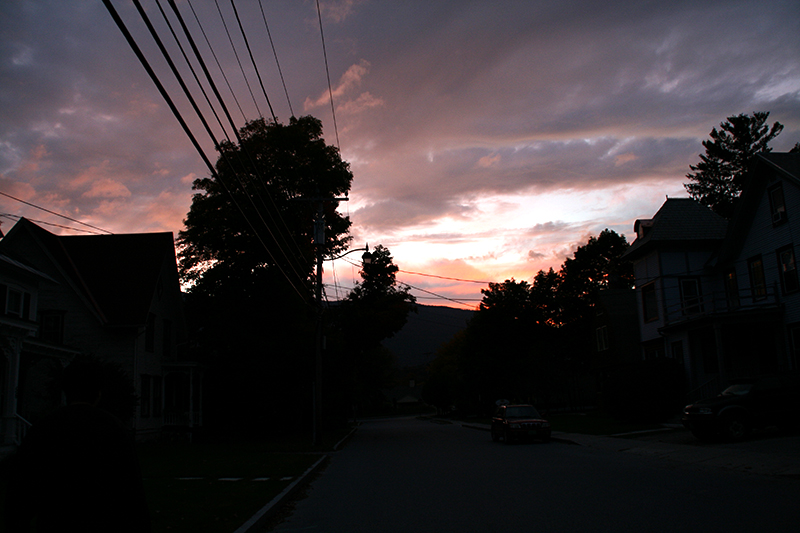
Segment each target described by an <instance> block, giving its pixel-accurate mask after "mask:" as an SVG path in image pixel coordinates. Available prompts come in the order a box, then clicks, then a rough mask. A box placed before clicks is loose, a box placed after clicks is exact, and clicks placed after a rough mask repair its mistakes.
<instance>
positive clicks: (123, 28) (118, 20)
mask: <svg viewBox="0 0 800 533" xmlns="http://www.w3.org/2000/svg"><path fill="white" fill-rule="evenodd" d="M134 2H135V3H136V4H137V8H140V7H141V6H139V5H138V0H134ZM103 3H104V4H105V5H106V8H107V9H108V11H109V13H110V14H111V17H112V18H113V19H114V22H115V23H116V24H117V27H118V28H119V29H120V31H121V32H122V34H123V36H124V37H125V39H126V40H127V41H128V44H129V46H130V47H131V49H132V50H133V52H134V53H135V54H136V56H137V58H138V59H139V61H140V63H141V64H142V66H143V67H144V69H145V70H146V71H147V73H148V75H149V76H150V78H151V80H152V81H153V83H154V84H155V85H156V87H157V88H158V90H159V92H160V93H161V96H162V97H163V98H164V100H165V101H166V102H167V105H168V106H169V107H170V109H171V110H172V113H173V115H175V118H176V119H177V120H178V122H179V123H180V124H181V127H183V130H184V132H185V133H186V135H187V136H188V137H189V139H190V140H191V142H192V144H193V145H194V147H195V149H196V150H197V151H198V153H199V154H200V157H201V158H202V159H203V161H204V162H205V163H206V166H207V167H208V169H209V171H210V172H211V175H212V176H213V177H214V178H215V179H216V180H217V181H218V182H219V183H220V184H221V185H222V186H223V187H224V188H225V189H226V191H228V193H229V195H230V196H231V200H232V201H233V202H234V204H235V205H236V207H237V209H238V210H239V212H240V213H241V214H242V216H243V217H244V219H245V221H246V222H247V224H248V225H249V226H250V228H251V230H252V231H253V233H254V234H255V237H256V238H257V239H258V240H259V242H260V243H261V245H262V246H263V247H264V248H265V250H266V251H267V253H268V254H269V255H270V257H272V260H273V261H274V262H275V265H276V267H277V268H278V269H279V270H280V271H281V273H282V274H283V276H284V278H286V281H287V282H288V283H289V285H290V286H291V287H292V289H294V291H295V292H296V293H297V294H298V296H300V298H301V299H302V300H303V301H307V300H306V298H305V296H304V295H303V293H302V292H301V291H300V290H299V289H298V288H297V287H296V286H295V284H294V283H293V282H292V280H291V279H289V277H288V275H287V274H286V273H285V272H284V271H283V270H282V269H281V268H280V265H279V263H278V262H277V261H276V260H275V258H274V257H273V256H272V252H271V250H270V249H269V248H268V247H267V245H266V243H264V241H263V239H262V238H261V236H260V235H259V233H258V232H257V231H256V229H255V227H254V226H253V224H252V222H250V220H249V219H248V218H247V216H246V214H245V212H244V210H243V209H242V208H241V206H240V205H239V204H238V202H236V200H235V198H234V197H233V195H232V194H230V190H229V189H228V187H227V186H226V185H225V183H224V181H222V180H221V179H220V177H219V175H218V174H217V172H216V169H215V168H214V166H213V165H212V164H211V161H210V160H209V159H208V157H207V156H206V154H205V152H204V151H203V149H202V147H201V146H200V144H199V143H198V142H197V139H196V138H195V136H194V134H193V133H192V131H191V130H190V128H189V126H188V125H187V124H186V121H185V120H184V119H183V116H182V115H181V113H180V111H179V110H178V109H177V107H176V106H175V104H174V102H173V100H172V98H171V97H170V96H169V94H168V93H167V91H166V89H165V88H164V86H163V84H162V83H161V81H160V80H159V78H158V75H156V73H155V71H153V69H152V67H151V66H150V63H149V62H148V61H147V58H146V57H145V56H144V54H143V53H142V51H141V49H140V48H139V46H138V44H137V43H136V41H135V39H134V38H133V36H132V35H131V34H130V32H129V31H128V28H127V26H126V25H125V23H124V21H123V20H122V18H121V17H120V16H119V14H118V13H117V11H116V9H115V8H114V6H113V5H112V4H111V1H110V0H103ZM170 4H171V5H173V7H174V0H170ZM141 13H143V10H141V9H140V14H141ZM143 18H144V19H147V17H146V14H144V15H143ZM154 37H155V36H154ZM167 55H168V54H167ZM212 139H213V135H212ZM215 144H217V143H216V142H215Z"/></svg>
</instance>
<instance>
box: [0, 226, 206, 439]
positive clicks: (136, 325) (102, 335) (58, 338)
mask: <svg viewBox="0 0 800 533" xmlns="http://www.w3.org/2000/svg"><path fill="white" fill-rule="evenodd" d="M0 257H1V258H3V259H4V261H3V262H2V263H0V265H4V266H0V274H2V275H3V279H2V280H0V283H2V284H3V285H2V287H0V296H1V297H4V298H5V305H4V306H3V308H2V309H0V311H2V312H3V313H2V316H3V318H4V320H5V321H6V322H7V321H9V320H12V321H14V322H16V323H18V324H17V325H16V330H13V329H11V328H10V327H8V326H3V328H2V345H0V347H2V356H3V357H2V363H3V370H4V371H3V375H2V378H3V381H2V383H1V385H2V388H3V389H2V398H3V405H2V408H3V419H4V426H3V429H4V440H5V441H6V443H9V442H15V441H19V438H20V436H21V435H22V433H23V432H24V430H25V427H26V426H27V425H28V424H29V423H30V422H35V421H36V419H37V418H39V417H41V416H43V415H45V414H46V413H47V412H49V411H51V410H53V409H54V408H55V407H56V406H57V405H59V404H60V403H61V401H62V400H61V398H60V395H59V394H57V393H54V392H53V390H54V387H53V382H52V380H53V376H55V375H57V373H58V370H59V369H60V368H63V367H64V366H65V365H66V364H68V363H69V361H71V360H72V358H74V356H75V355H76V354H78V353H82V354H87V355H91V356H95V357H99V358H103V359H105V360H109V361H113V362H115V363H117V364H118V365H119V366H121V367H122V369H123V370H124V371H125V372H126V374H127V375H128V376H129V377H130V379H131V380H132V382H133V385H134V387H135V389H136V393H137V395H138V396H139V398H140V400H139V406H138V408H137V410H136V415H135V417H134V419H133V421H132V424H133V429H134V430H135V432H136V435H137V438H139V439H146V438H152V437H155V436H157V435H158V434H159V432H160V431H161V430H162V428H163V427H164V426H165V425H182V426H194V425H199V424H200V423H201V422H202V416H201V415H202V404H201V402H200V398H201V394H200V392H201V389H200V387H201V373H200V370H199V367H198V365H196V364H194V363H191V362H189V361H184V360H182V357H181V347H182V346H183V345H185V342H186V340H185V339H186V324H185V316H184V310H183V298H182V293H181V290H180V284H179V280H178V274H177V266H176V261H175V247H174V241H173V236H172V234H171V233H139V234H119V235H87V236H60V235H55V234H53V233H50V232H49V231H46V230H45V229H43V228H41V227H39V226H37V225H36V224H34V223H32V222H30V221H29V220H26V219H24V218H23V219H20V221H19V222H17V224H15V225H14V227H13V228H11V230H10V231H9V232H8V234H7V235H6V236H5V237H3V238H2V240H0ZM17 301H22V305H21V306H18V305H16V302H17ZM14 391H17V393H16V394H14Z"/></svg>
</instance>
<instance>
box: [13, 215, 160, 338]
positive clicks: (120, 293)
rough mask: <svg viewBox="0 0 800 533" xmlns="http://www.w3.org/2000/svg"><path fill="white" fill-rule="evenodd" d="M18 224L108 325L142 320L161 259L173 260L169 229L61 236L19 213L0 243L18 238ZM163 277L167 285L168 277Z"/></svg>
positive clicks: (158, 272) (20, 229) (125, 324)
mask: <svg viewBox="0 0 800 533" xmlns="http://www.w3.org/2000/svg"><path fill="white" fill-rule="evenodd" d="M23 230H26V231H27V232H28V233H29V234H30V235H31V236H32V237H33V238H34V240H35V241H37V242H38V244H39V245H40V246H41V247H42V249H43V250H44V251H45V253H46V254H47V255H48V256H49V257H50V258H51V259H52V260H53V262H54V264H55V266H56V267H57V268H58V269H59V270H60V272H61V273H62V274H63V275H64V276H65V277H66V278H67V279H68V280H69V281H70V283H71V285H72V286H73V287H74V288H75V290H76V291H77V292H78V293H79V294H80V296H81V297H83V299H84V300H85V301H87V303H88V305H90V306H91V307H92V310H93V311H94V312H95V313H96V314H97V315H98V316H99V317H100V320H101V321H102V322H103V323H104V324H105V325H108V326H138V325H143V324H145V323H146V321H147V313H148V311H149V309H150V303H151V301H152V298H153V295H154V294H155V292H156V290H157V289H158V280H159V276H160V275H161V269H162V266H163V264H164V261H165V260H167V259H169V260H170V261H173V262H174V257H175V248H174V242H173V236H172V233H169V232H164V233H131V234H116V235H86V236H83V235H79V236H73V235H68V236H61V235H55V234H53V233H50V232H49V231H47V230H45V229H43V228H41V227H39V226H37V225H36V224H34V223H33V222H30V221H29V220H26V219H24V218H22V219H20V220H19V222H17V224H15V225H14V227H13V228H11V230H10V231H9V233H8V235H7V236H5V237H4V238H3V240H2V241H0V249H4V247H3V246H2V245H3V244H5V243H6V242H8V241H10V240H11V241H13V239H15V238H18V237H17V234H21V233H22V232H23ZM16 259H18V260H22V261H24V259H25V258H19V257H17V258H16ZM33 266H37V265H33ZM38 268H42V267H38ZM163 283H164V289H167V287H169V286H170V285H171V284H172V283H174V280H163Z"/></svg>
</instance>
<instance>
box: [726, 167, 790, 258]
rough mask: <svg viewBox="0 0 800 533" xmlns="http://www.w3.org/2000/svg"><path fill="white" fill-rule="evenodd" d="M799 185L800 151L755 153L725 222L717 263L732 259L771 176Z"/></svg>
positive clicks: (751, 222)
mask: <svg viewBox="0 0 800 533" xmlns="http://www.w3.org/2000/svg"><path fill="white" fill-rule="evenodd" d="M775 175H777V176H778V177H780V178H781V179H783V180H784V181H786V182H788V183H792V184H794V186H796V187H800V153H797V152H791V153H790V152H777V153H776V152H765V153H760V154H757V155H756V157H755V158H754V160H753V163H752V165H751V166H750V169H749V172H748V175H747V181H746V183H745V186H744V190H743V191H742V195H741V196H740V197H739V201H738V203H737V206H736V211H735V212H734V215H733V218H732V219H731V222H730V224H729V225H728V235H727V238H726V239H725V243H724V244H723V246H722V247H721V249H720V252H719V260H718V262H719V263H720V264H723V263H725V262H727V261H731V260H733V259H734V257H735V256H736V255H738V253H739V250H740V249H741V247H742V245H743V244H744V238H745V236H746V235H747V230H748V228H750V226H751V225H752V224H753V219H754V217H755V214H756V209H757V208H758V205H759V202H760V201H761V198H762V197H763V195H764V191H765V190H766V188H767V183H768V182H769V181H770V177H771V176H775Z"/></svg>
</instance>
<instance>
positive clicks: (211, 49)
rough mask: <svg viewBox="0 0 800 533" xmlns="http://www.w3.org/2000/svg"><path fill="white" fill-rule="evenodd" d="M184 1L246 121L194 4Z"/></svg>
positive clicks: (189, 0)
mask: <svg viewBox="0 0 800 533" xmlns="http://www.w3.org/2000/svg"><path fill="white" fill-rule="evenodd" d="M186 3H187V4H189V9H191V11H192V15H194V19H195V21H196V22H197V26H198V27H199V28H200V33H202V34H203V38H204V39H205V41H206V45H208V49H209V51H210V52H211V55H212V56H213V57H214V61H215V62H216V64H217V68H219V71H220V74H222V78H223V79H224V80H225V85H227V86H228V90H229V91H230V93H231V96H232V97H233V101H234V102H235V103H236V107H238V108H239V112H240V113H241V114H242V120H243V121H245V122H247V116H246V115H245V113H244V110H243V109H242V106H241V104H240V103H239V99H238V98H236V93H235V92H234V90H233V87H231V82H230V81H228V76H227V75H225V70H224V69H223V68H222V65H221V64H220V62H219V58H218V57H217V53H216V52H215V51H214V47H212V46H211V41H210V40H209V39H208V35H207V34H206V30H205V28H203V24H202V23H201V22H200V17H198V16H197V12H196V11H195V10H194V6H193V5H192V0H186Z"/></svg>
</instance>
